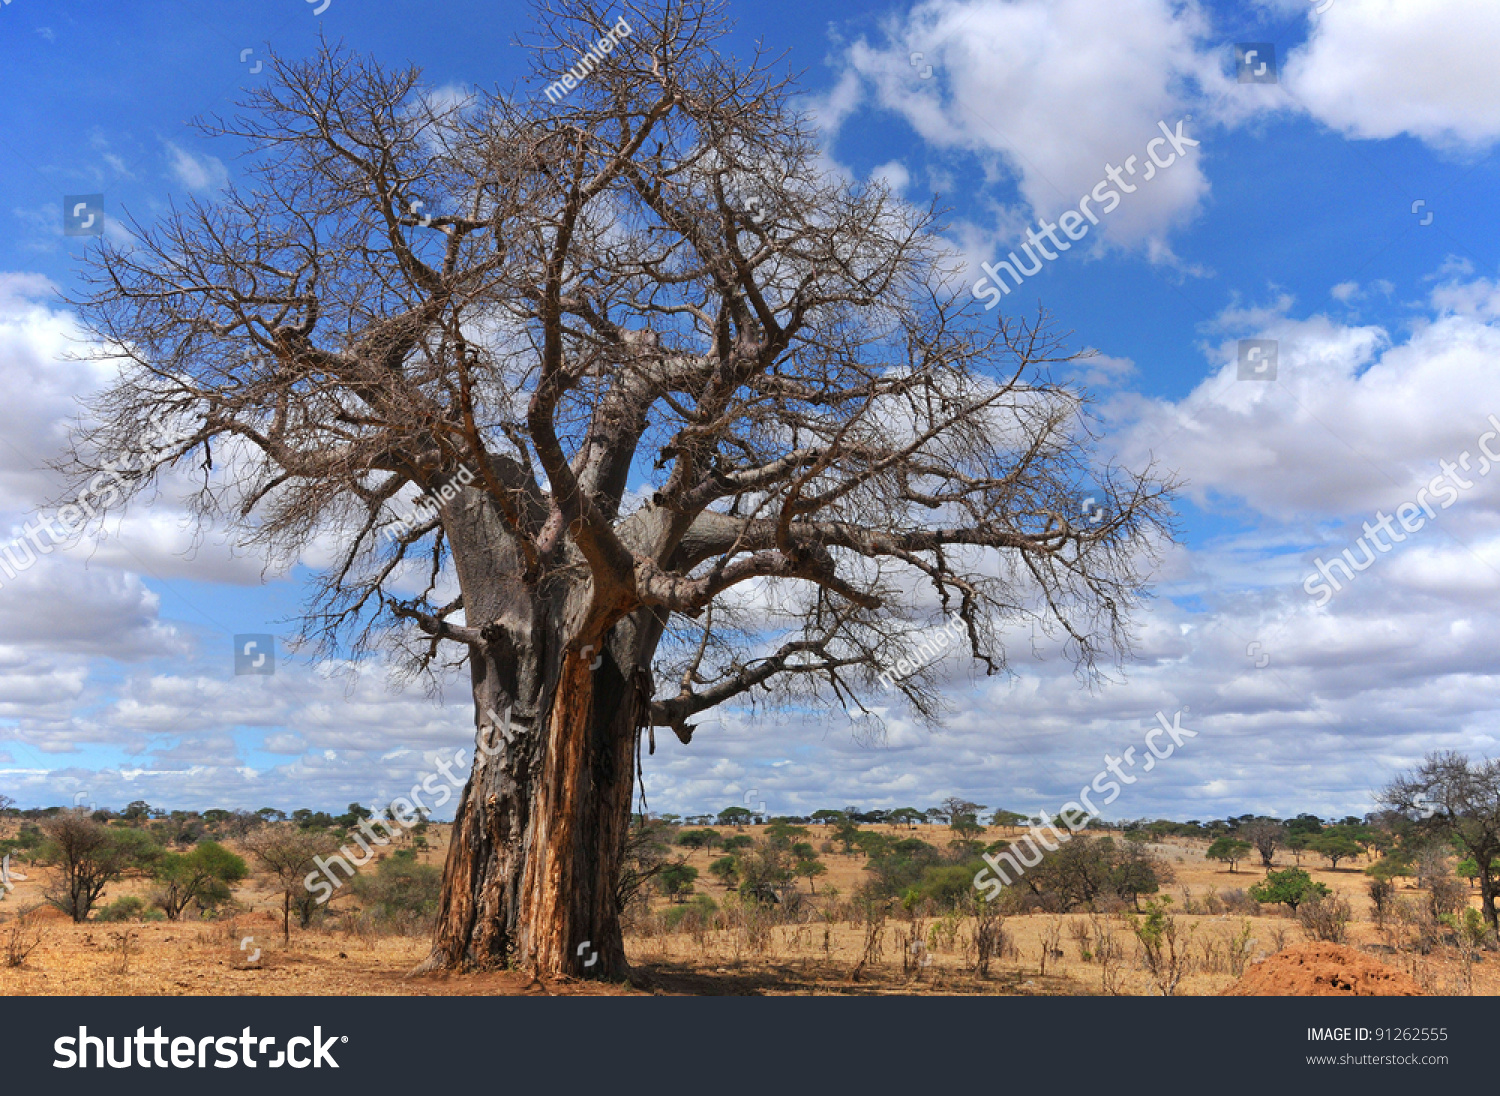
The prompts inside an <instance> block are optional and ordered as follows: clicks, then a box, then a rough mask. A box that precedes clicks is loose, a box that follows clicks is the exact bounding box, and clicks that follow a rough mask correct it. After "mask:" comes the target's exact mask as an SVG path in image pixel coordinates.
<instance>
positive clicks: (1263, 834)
mask: <svg viewBox="0 0 1500 1096" xmlns="http://www.w3.org/2000/svg"><path fill="white" fill-rule="evenodd" d="M1239 836H1240V837H1241V838H1243V839H1244V840H1246V841H1248V842H1249V843H1250V844H1251V845H1252V846H1254V848H1255V851H1256V852H1258V853H1260V862H1261V865H1262V866H1264V867H1266V868H1270V867H1271V866H1272V865H1273V863H1274V860H1275V857H1276V850H1277V849H1279V848H1281V847H1282V846H1283V845H1285V844H1286V837H1287V831H1286V827H1285V826H1283V825H1282V824H1281V823H1280V822H1278V821H1277V820H1276V819H1274V818H1255V819H1252V820H1251V821H1249V822H1247V823H1245V824H1244V825H1243V826H1241V827H1240V829H1239Z"/></svg>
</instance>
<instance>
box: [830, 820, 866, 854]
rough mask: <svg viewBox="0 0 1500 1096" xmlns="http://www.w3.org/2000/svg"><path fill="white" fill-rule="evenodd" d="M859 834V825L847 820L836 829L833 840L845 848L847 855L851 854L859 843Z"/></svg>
mask: <svg viewBox="0 0 1500 1096" xmlns="http://www.w3.org/2000/svg"><path fill="white" fill-rule="evenodd" d="M859 834H860V829H859V824H858V823H857V822H855V821H853V820H852V819H848V818H846V819H844V820H843V821H842V822H840V823H839V824H838V825H837V826H836V827H835V828H834V831H833V839H834V840H835V841H837V842H838V843H839V844H840V845H842V846H844V852H845V853H851V852H853V851H854V849H855V847H856V845H858V843H859Z"/></svg>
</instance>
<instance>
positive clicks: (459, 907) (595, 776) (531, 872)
mask: <svg viewBox="0 0 1500 1096" xmlns="http://www.w3.org/2000/svg"><path fill="white" fill-rule="evenodd" d="M540 657H541V656H539V655H538V652H536V651H535V650H531V651H528V652H526V657H523V658H521V659H508V660H507V659H503V658H500V657H496V658H492V659H491V660H490V661H489V663H488V664H487V665H486V664H484V663H483V661H482V660H480V659H479V658H478V656H476V659H475V664H474V672H473V676H474V697H475V701H476V709H477V713H478V716H477V719H478V724H479V730H478V735H477V738H476V751H475V760H474V769H473V772H472V774H471V775H470V778H469V782H468V784H467V785H466V787H465V788H464V791H463V793H462V795H461V796H460V797H459V802H458V807H457V810H456V814H455V818H454V829H453V840H452V842H451V845H450V847H449V850H448V860H447V864H446V867H445V869H444V873H443V899H442V907H441V909H440V912H439V916H438V924H437V928H436V932H435V936H434V940H433V951H432V954H431V956H430V957H429V958H428V960H427V961H426V962H425V963H424V964H423V965H422V966H421V967H419V968H418V970H419V971H420V970H431V969H447V970H474V969H493V968H497V967H501V966H508V967H514V968H519V969H524V970H531V971H534V972H536V973H538V974H571V975H577V976H583V977H594V978H623V977H624V976H625V975H626V974H627V972H628V966H627V964H626V961H625V949H624V943H623V940H622V938H621V932H620V919H619V911H618V909H617V908H616V901H615V887H616V882H617V880H618V877H619V871H620V866H621V858H622V857H623V855H624V849H625V839H626V835H627V829H628V826H629V822H630V810H631V801H632V787H633V781H634V773H635V769H634V751H635V745H636V735H637V729H636V722H637V720H636V715H637V712H638V710H639V707H638V706H639V703H640V698H639V696H638V693H637V690H636V687H635V683H634V680H633V676H634V675H633V674H632V675H631V679H627V677H626V676H625V675H624V674H622V673H621V671H620V669H619V667H618V665H617V664H616V662H615V660H614V658H613V657H610V656H609V655H606V656H605V657H604V658H602V660H600V661H599V664H598V666H597V668H595V667H594V666H593V661H594V660H593V659H591V658H589V657H583V658H580V657H578V656H576V655H574V656H571V657H565V658H561V659H560V660H559V661H560V665H556V666H555V668H554V669H553V670H552V671H551V673H549V674H547V675H545V676H546V677H547V678H550V679H551V681H550V684H549V685H542V684H540V681H541V680H542V679H543V676H544V675H543V674H541V673H539V672H536V671H534V670H532V669H530V668H529V663H530V661H531V660H532V659H539V658H540ZM507 716H508V718H507Z"/></svg>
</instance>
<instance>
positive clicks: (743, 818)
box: [718, 807, 755, 830]
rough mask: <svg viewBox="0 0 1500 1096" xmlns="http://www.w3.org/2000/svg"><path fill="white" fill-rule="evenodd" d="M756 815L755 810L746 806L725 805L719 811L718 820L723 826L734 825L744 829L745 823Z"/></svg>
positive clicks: (736, 827)
mask: <svg viewBox="0 0 1500 1096" xmlns="http://www.w3.org/2000/svg"><path fill="white" fill-rule="evenodd" d="M754 817H755V812H754V811H751V810H747V809H746V808H744V807H725V808H724V809H723V810H722V811H720V812H719V818H718V822H719V825H721V826H733V827H734V828H735V829H737V830H739V829H744V827H745V823H746V822H749V821H751V820H752V819H753V818H754Z"/></svg>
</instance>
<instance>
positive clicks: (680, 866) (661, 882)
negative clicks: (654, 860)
mask: <svg viewBox="0 0 1500 1096" xmlns="http://www.w3.org/2000/svg"><path fill="white" fill-rule="evenodd" d="M697 878H698V869H697V868H692V867H689V866H688V865H687V864H684V863H682V862H681V861H678V862H677V863H674V864H668V865H667V866H666V867H664V868H662V870H661V872H660V873H658V875H657V876H656V885H657V886H658V887H659V888H660V889H661V892H662V894H664V895H666V896H667V897H668V898H669V899H671V900H672V901H673V902H681V901H682V900H683V899H684V898H686V897H687V896H688V895H690V894H692V893H693V883H694V881H695V880H696V879H697Z"/></svg>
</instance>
